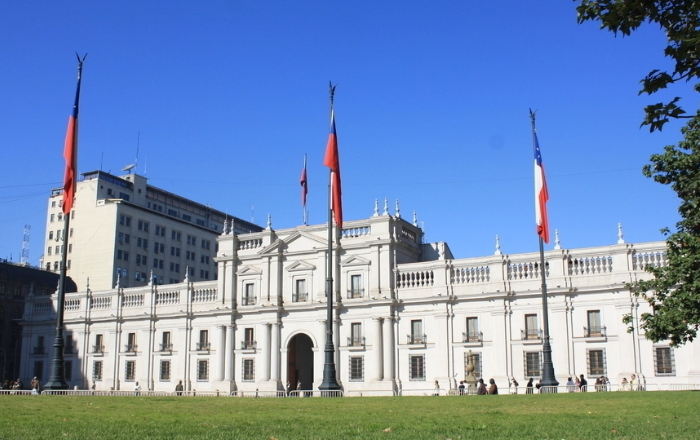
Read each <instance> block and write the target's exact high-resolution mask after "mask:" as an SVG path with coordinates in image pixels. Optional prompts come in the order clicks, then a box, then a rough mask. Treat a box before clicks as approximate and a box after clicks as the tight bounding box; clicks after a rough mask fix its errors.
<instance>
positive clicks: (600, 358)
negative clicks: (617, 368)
mask: <svg viewBox="0 0 700 440" xmlns="http://www.w3.org/2000/svg"><path fill="white" fill-rule="evenodd" d="M586 364H587V365H588V376H590V377H600V376H605V375H606V374H607V373H606V371H605V370H606V359H605V349H588V350H586Z"/></svg>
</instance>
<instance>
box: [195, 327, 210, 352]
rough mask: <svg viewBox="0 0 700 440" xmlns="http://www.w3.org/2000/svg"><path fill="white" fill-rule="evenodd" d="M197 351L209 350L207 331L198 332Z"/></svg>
mask: <svg viewBox="0 0 700 440" xmlns="http://www.w3.org/2000/svg"><path fill="white" fill-rule="evenodd" d="M197 350H209V330H200V331H199V342H198V343H197Z"/></svg>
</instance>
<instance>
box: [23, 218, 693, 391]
mask: <svg viewBox="0 0 700 440" xmlns="http://www.w3.org/2000/svg"><path fill="white" fill-rule="evenodd" d="M414 223H415V222H413V223H411V222H408V221H406V220H404V219H402V218H400V216H398V215H389V214H388V213H386V212H385V214H384V215H377V214H375V215H374V216H372V217H370V218H368V219H364V220H357V221H349V222H346V223H345V224H344V229H343V230H342V231H341V234H340V235H341V240H340V245H334V247H333V253H334V257H335V261H337V264H334V268H333V273H334V281H335V282H334V300H335V306H334V315H333V316H334V320H333V330H334V331H333V336H334V346H335V350H336V351H335V361H336V368H337V377H338V380H339V382H340V384H341V386H342V388H343V390H344V391H345V392H346V393H347V392H349V391H361V390H365V391H368V390H385V391H405V390H420V389H432V388H433V387H434V382H435V381H436V380H437V381H438V382H439V386H440V388H442V389H444V390H449V389H456V387H457V384H458V383H459V381H460V380H463V379H464V378H465V376H466V363H467V357H468V355H469V353H471V354H472V356H473V358H472V359H474V365H475V368H476V371H475V373H476V376H477V377H484V378H487V379H488V378H494V379H495V380H496V383H498V384H499V385H500V386H501V387H504V386H507V384H508V379H509V378H513V377H514V378H515V379H516V380H517V381H518V382H520V384H521V386H522V385H524V384H525V382H526V381H527V379H528V378H530V377H534V378H535V379H537V378H538V377H540V374H541V366H542V365H541V364H542V362H541V354H540V351H541V349H542V332H541V322H542V300H541V290H540V285H541V278H540V275H541V270H542V268H541V267H540V264H539V254H537V253H531V254H518V255H505V254H501V253H500V252H499V251H497V252H496V254H495V255H491V256H487V257H482V258H467V259H455V258H454V257H453V255H452V253H451V252H450V249H449V247H448V246H447V244H446V243H444V242H439V243H431V244H424V243H422V241H423V236H422V231H421V229H420V228H418V227H417V226H416V225H415V224H414ZM217 241H218V253H217V256H216V263H217V266H218V267H217V272H218V279H217V280H215V281H198V282H190V281H189V280H188V279H185V281H184V282H183V283H180V284H171V285H155V284H152V283H151V284H149V285H146V286H142V287H134V288H119V289H111V290H99V291H97V290H95V291H91V290H89V289H88V290H87V291H82V292H78V293H70V294H67V296H66V303H65V325H66V330H67V333H68V334H69V336H70V337H69V342H68V343H67V344H66V346H67V348H66V366H67V368H66V370H67V374H68V373H70V377H68V382H69V384H70V385H71V387H72V386H78V387H80V388H90V387H92V386H93V385H94V387H95V389H98V390H109V389H115V390H130V389H133V387H134V382H136V381H138V382H140V384H141V385H142V386H143V388H144V389H150V390H156V391H173V390H174V388H175V386H176V384H177V383H178V382H179V381H180V380H182V381H183V384H184V386H185V389H186V390H198V391H214V390H219V391H221V392H230V391H255V390H259V391H273V390H285V389H288V388H300V389H304V390H310V389H317V388H318V386H319V385H320V383H321V381H322V372H323V362H324V356H323V349H324V345H325V337H326V294H325V283H326V273H327V271H326V264H327V251H328V243H327V225H316V226H299V227H296V228H290V229H284V230H273V229H270V228H268V229H266V230H263V231H262V232H254V233H247V234H237V233H230V232H228V231H226V230H225V232H224V233H223V234H222V235H220V236H219V237H218V239H217ZM545 259H546V268H545V270H546V271H547V283H548V287H549V289H548V293H549V323H550V333H551V344H552V351H553V362H554V368H555V372H556V376H557V379H558V380H559V381H560V382H562V384H564V383H565V382H566V379H567V377H568V376H570V375H574V374H576V375H579V374H584V375H585V376H586V377H588V376H591V377H599V376H607V377H609V379H610V381H611V382H612V383H618V382H619V381H620V380H622V378H623V377H627V378H629V377H630V376H631V374H637V375H638V376H641V377H642V378H643V379H644V380H645V381H646V383H648V384H650V385H652V384H656V385H658V386H664V385H670V384H697V383H699V382H700V344H699V343H698V342H694V343H690V344H687V345H686V346H683V347H680V348H672V347H670V346H669V344H667V343H658V344H655V343H652V342H651V341H649V340H647V339H646V338H645V337H644V335H643V334H640V333H639V331H638V330H639V329H638V327H637V325H638V318H639V316H640V315H641V313H643V312H645V311H647V310H648V306H647V304H646V303H644V302H640V301H638V300H637V299H636V298H635V297H634V296H632V295H631V294H630V292H629V291H628V289H626V288H625V284H626V283H627V282H630V281H634V280H637V279H641V278H644V277H648V276H649V275H648V274H647V273H645V272H644V271H643V268H644V267H645V266H646V265H648V264H652V265H664V264H666V261H665V244H664V243H663V242H654V243H642V244H626V243H620V244H615V245H611V246H603V247H595V248H584V249H554V250H550V251H547V252H546V253H545ZM55 301H56V299H55V297H52V298H47V297H31V298H29V299H28V301H27V304H26V310H25V314H24V317H23V326H24V333H23V344H22V347H23V352H22V365H23V372H22V378H23V379H24V378H31V377H32V376H43V379H44V380H46V379H47V378H48V373H49V372H48V369H49V366H50V359H49V357H48V355H46V354H43V355H42V354H34V352H33V351H32V347H34V346H35V345H36V343H37V341H38V338H40V337H41V338H44V340H46V341H52V340H53V335H54V322H55V321H54V319H55V307H56V304H55ZM626 314H632V316H633V317H634V331H633V332H628V328H627V327H628V326H627V325H626V324H623V323H622V318H623V316H624V315H626ZM49 351H50V350H49ZM69 364H70V366H69ZM591 383H592V382H591Z"/></svg>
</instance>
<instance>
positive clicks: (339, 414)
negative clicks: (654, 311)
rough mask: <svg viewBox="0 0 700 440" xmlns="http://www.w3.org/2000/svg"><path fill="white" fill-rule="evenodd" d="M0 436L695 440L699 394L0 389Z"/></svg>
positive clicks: (698, 432)
mask: <svg viewBox="0 0 700 440" xmlns="http://www.w3.org/2000/svg"><path fill="white" fill-rule="evenodd" d="M0 409H1V410H2V413H1V414H2V416H1V417H0V438H9V439H25V438H32V439H52V438H53V439H63V438H76V439H77V438H80V439H82V438H90V439H92V438H94V439H98V438H99V439H110V438H128V439H142V438H152V439H169V440H172V439H191V438H232V439H239V438H252V439H268V440H274V439H278V440H283V439H312V438H313V439H321V438H327V439H342V438H370V439H374V438H377V439H443V440H444V439H452V440H456V439H472V438H473V439H482V438H483V439H487V438H533V439H557V440H559V439H567V440H569V439H606V438H615V439H633V438H648V439H659V438H674V439H691V438H700V415H699V414H698V412H699V411H698V410H700V393H699V392H692V391H677V392H670V391H667V392H639V393H619V392H618V393H613V392H610V393H587V394H578V393H576V394H558V395H537V394H535V395H517V396H510V395H501V396H451V397H365V398H359V397H357V398H339V399H338V398H335V399H332V398H288V399H251V398H230V397H96V396H82V397H74V396H0Z"/></svg>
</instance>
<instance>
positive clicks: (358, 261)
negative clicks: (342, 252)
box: [340, 255, 372, 267]
mask: <svg viewBox="0 0 700 440" xmlns="http://www.w3.org/2000/svg"><path fill="white" fill-rule="evenodd" d="M370 264H372V262H371V261H369V260H368V259H366V258H362V257H360V256H359V255H351V256H350V257H348V258H347V259H346V260H345V261H341V262H340V265H341V266H343V267H347V266H369V265H370Z"/></svg>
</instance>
